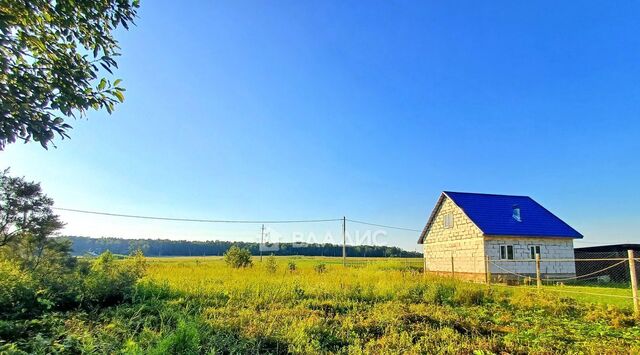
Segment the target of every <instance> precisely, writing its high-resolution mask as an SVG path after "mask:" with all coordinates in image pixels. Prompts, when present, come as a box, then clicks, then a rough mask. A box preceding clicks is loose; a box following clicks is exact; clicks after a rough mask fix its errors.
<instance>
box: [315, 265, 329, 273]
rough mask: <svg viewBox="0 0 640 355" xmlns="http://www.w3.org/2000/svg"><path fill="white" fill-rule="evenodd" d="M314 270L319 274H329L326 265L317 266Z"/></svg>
mask: <svg viewBox="0 0 640 355" xmlns="http://www.w3.org/2000/svg"><path fill="white" fill-rule="evenodd" d="M313 269H314V270H315V271H316V272H317V273H318V274H323V273H325V272H327V265H326V264H325V263H319V264H316V265H315V266H314V267H313Z"/></svg>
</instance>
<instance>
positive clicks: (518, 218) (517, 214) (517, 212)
mask: <svg viewBox="0 0 640 355" xmlns="http://www.w3.org/2000/svg"><path fill="white" fill-rule="evenodd" d="M513 219H515V220H516V222H522V216H520V207H518V205H514V206H513Z"/></svg>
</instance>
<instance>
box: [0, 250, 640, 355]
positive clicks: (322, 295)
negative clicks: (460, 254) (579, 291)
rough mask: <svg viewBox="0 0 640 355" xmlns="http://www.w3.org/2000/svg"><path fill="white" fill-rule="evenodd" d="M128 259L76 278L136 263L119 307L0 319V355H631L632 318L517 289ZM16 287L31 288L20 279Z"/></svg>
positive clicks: (205, 261) (207, 261)
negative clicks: (139, 272)
mask: <svg viewBox="0 0 640 355" xmlns="http://www.w3.org/2000/svg"><path fill="white" fill-rule="evenodd" d="M138 258H142V257H141V255H140V254H139V253H138ZM135 260H136V257H133V256H132V257H129V258H126V259H124V260H118V259H117V258H115V257H114V256H113V255H108V254H106V255H103V256H102V257H100V258H98V259H97V260H95V261H92V263H91V264H90V265H89V266H87V270H86V272H87V273H93V272H96V269H97V271H98V272H105V267H106V265H111V266H114V265H119V264H123V265H124V264H128V265H129V267H133V266H131V265H135V264H136V263H139V264H140V263H141V264H144V265H142V266H140V267H139V268H140V269H146V270H147V272H146V276H145V279H144V281H143V282H139V283H137V284H136V286H135V287H133V294H132V296H131V297H130V299H129V300H128V302H124V303H120V304H119V305H116V306H114V307H106V305H103V306H101V307H90V308H79V309H74V310H68V311H66V312H57V311H53V312H45V313H43V314H42V315H40V316H33V315H29V317H30V318H25V319H22V320H20V322H16V321H12V320H9V321H7V320H4V319H3V320H0V338H1V339H3V341H5V342H4V343H0V353H3V352H8V353H21V352H26V353H125V354H165V353H166V354H206V353H225V354H246V353H250V354H262V353H275V354H282V353H299V354H308V353H313V354H318V353H322V354H331V353H339V354H396V353H408V354H423V353H442V354H458V353H462V354H472V353H473V354H500V353H505V354H506V353H510V354H525V353H537V354H554V353H586V354H595V353H602V352H606V353H638V352H639V351H640V319H636V318H634V316H633V315H632V313H631V310H628V309H621V308H618V307H612V306H609V307H607V306H595V305H591V304H587V303H584V302H578V301H575V300H573V299H566V298H562V297H557V296H553V295H552V294H545V293H542V294H539V293H537V292H534V293H529V292H528V291H527V290H526V289H520V288H515V287H509V288H499V287H498V286H492V287H487V286H485V285H478V284H471V283H465V282H461V281H454V280H451V279H449V278H438V277H429V276H424V275H422V274H416V273H413V272H411V271H407V270H399V269H392V268H388V265H386V266H384V267H383V266H375V263H372V264H371V265H368V266H363V267H361V268H343V267H337V266H336V267H334V268H332V269H331V273H330V274H319V273H317V272H316V271H315V268H316V265H318V259H317V258H296V259H295V260H296V264H297V269H296V272H295V273H284V274H279V275H274V274H272V273H270V272H269V271H268V270H266V268H262V267H260V268H250V269H247V270H242V271H241V272H240V271H234V270H229V269H228V268H227V267H225V263H224V261H223V260H222V259H221V258H198V259H197V260H194V259H190V258H171V259H155V260H154V259H151V260H148V261H147V262H146V263H143V262H142V261H139V262H136V261H135ZM276 260H277V257H276ZM321 260H322V263H323V264H324V263H326V264H330V263H335V264H340V263H341V260H340V259H330V258H323V259H321ZM401 263H402V262H399V264H401ZM385 264H387V261H385ZM79 265H81V264H79ZM80 267H84V266H78V268H80ZM116 267H117V266H116ZM3 270H8V271H5V275H13V276H15V275H20V274H19V273H18V272H17V271H16V270H15V269H10V270H9V269H7V267H6V266H5V267H4V269H3ZM83 277H84V276H83ZM20 283H21V284H24V285H26V286H27V288H29V287H31V286H30V285H31V281H29V279H24V280H22V281H20ZM27 299H28V297H27Z"/></svg>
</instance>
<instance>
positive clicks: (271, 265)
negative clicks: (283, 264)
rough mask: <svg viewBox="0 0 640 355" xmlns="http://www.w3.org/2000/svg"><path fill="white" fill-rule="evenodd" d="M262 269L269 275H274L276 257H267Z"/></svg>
mask: <svg viewBox="0 0 640 355" xmlns="http://www.w3.org/2000/svg"><path fill="white" fill-rule="evenodd" d="M264 267H265V268H266V269H267V272H269V273H271V274H275V272H276V271H277V270H278V264H277V263H276V257H275V256H273V254H271V255H269V257H267V263H266V264H265V265H264Z"/></svg>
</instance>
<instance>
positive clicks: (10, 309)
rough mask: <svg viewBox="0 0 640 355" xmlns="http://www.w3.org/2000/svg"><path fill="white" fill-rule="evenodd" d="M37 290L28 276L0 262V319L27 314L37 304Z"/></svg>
mask: <svg viewBox="0 0 640 355" xmlns="http://www.w3.org/2000/svg"><path fill="white" fill-rule="evenodd" d="M37 295H38V288H37V285H36V283H35V282H34V280H33V278H32V277H31V275H30V274H28V273H26V272H24V271H23V270H22V269H20V268H19V267H18V266H17V265H15V264H14V263H10V262H8V261H3V260H0V319H6V318H9V317H11V318H14V317H19V316H24V315H26V314H29V313H30V312H31V311H32V310H33V308H34V307H35V306H36V304H37Z"/></svg>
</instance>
